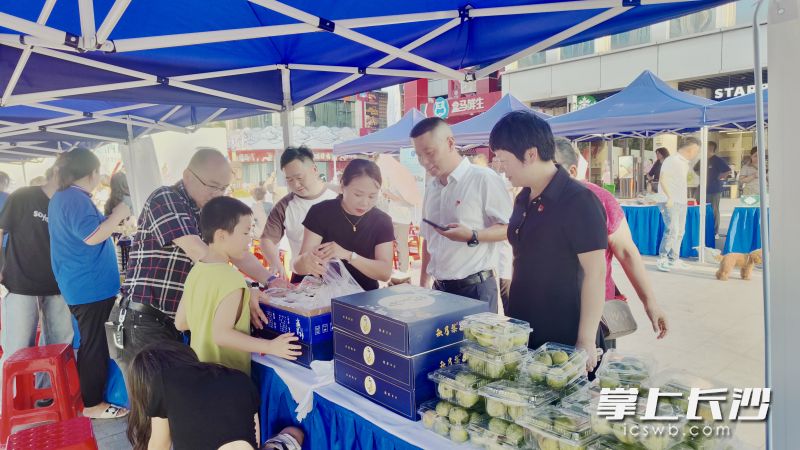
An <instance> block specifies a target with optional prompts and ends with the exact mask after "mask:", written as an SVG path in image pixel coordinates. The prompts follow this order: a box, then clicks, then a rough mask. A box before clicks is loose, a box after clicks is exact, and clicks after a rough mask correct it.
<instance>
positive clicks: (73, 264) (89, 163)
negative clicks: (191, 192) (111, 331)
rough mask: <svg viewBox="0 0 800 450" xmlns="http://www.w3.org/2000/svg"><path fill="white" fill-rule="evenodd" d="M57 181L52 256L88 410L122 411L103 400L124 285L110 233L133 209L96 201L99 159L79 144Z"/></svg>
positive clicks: (92, 413)
mask: <svg viewBox="0 0 800 450" xmlns="http://www.w3.org/2000/svg"><path fill="white" fill-rule="evenodd" d="M58 184H59V190H58V192H56V193H55V194H54V195H53V198H52V199H50V205H49V208H48V215H49V228H50V262H51V263H52V265H53V274H54V275H55V277H56V281H57V282H58V287H59V288H60V289H61V293H62V295H63V296H64V300H65V301H66V302H67V305H69V309H70V312H72V315H73V316H74V317H75V319H76V320H77V322H78V330H79V331H80V336H81V345H80V351H79V352H78V374H79V375H80V384H81V394H82V395H83V404H84V410H83V415H84V416H86V417H90V418H93V419H114V418H117V417H123V416H125V415H126V414H127V413H128V411H127V410H125V409H123V408H120V407H117V406H114V405H111V404H109V403H106V402H105V401H104V400H103V393H104V392H105V386H106V376H107V372H108V360H109V355H108V346H107V344H106V338H105V327H104V324H105V322H106V321H107V320H108V316H109V314H110V313H111V308H112V307H113V306H114V301H115V300H116V297H117V294H118V293H119V288H120V280H119V269H118V268H117V259H116V254H115V252H114V244H113V242H112V241H111V239H110V237H111V234H112V233H113V232H114V231H115V230H116V229H117V226H118V224H119V223H120V222H121V221H122V220H124V219H126V218H127V217H129V216H130V215H131V211H130V208H128V206H127V205H126V204H125V203H120V204H119V205H117V206H116V207H115V208H114V210H113V211H112V212H111V214H110V215H109V216H108V217H105V216H103V215H102V214H101V213H100V211H98V210H97V207H96V206H95V205H94V203H92V199H91V197H92V194H91V192H92V191H94V190H95V188H97V185H98V184H100V160H99V159H98V158H97V156H95V155H94V153H92V152H91V151H90V150H87V149H84V148H77V149H75V150H72V151H70V152H69V153H65V154H64V155H63V156H62V158H61V159H60V161H59V168H58Z"/></svg>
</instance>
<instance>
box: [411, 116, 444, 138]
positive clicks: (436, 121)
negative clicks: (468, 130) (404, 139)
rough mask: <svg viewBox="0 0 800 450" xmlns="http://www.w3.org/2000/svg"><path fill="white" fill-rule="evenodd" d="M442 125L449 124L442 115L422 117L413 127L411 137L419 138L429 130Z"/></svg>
mask: <svg viewBox="0 0 800 450" xmlns="http://www.w3.org/2000/svg"><path fill="white" fill-rule="evenodd" d="M442 125H447V122H445V121H444V119H442V118H441V117H428V118H427V119H422V120H420V121H419V122H417V124H416V125H414V128H412V129H411V133H410V134H409V137H410V138H411V139H414V138H418V137H420V136H422V135H423V134H425V133H427V132H429V131H433V130H435V129H437V128H439V127H440V126H442Z"/></svg>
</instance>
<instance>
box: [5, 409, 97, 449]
mask: <svg viewBox="0 0 800 450" xmlns="http://www.w3.org/2000/svg"><path fill="white" fill-rule="evenodd" d="M6 450H97V441H96V440H95V437H94V430H92V421H91V419H89V418H87V417H76V418H74V419H70V420H64V421H62V422H56V423H51V424H47V425H41V426H38V427H35V428H29V429H27V430H22V431H20V432H17V433H14V434H12V435H11V437H10V438H8V445H7V446H6Z"/></svg>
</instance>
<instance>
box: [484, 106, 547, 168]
mask: <svg viewBox="0 0 800 450" xmlns="http://www.w3.org/2000/svg"><path fill="white" fill-rule="evenodd" d="M533 147H536V151H537V153H538V154H539V158H540V159H541V160H542V161H552V160H553V158H554V157H555V152H556V150H555V147H556V145H555V141H554V138H553V131H552V130H551V129H550V124H548V123H547V122H545V121H544V119H542V118H541V117H539V116H537V115H536V114H533V113H530V112H528V111H512V112H510V113H508V114H506V115H505V116H503V118H502V119H500V120H499V121H498V122H497V123H496V124H495V126H494V128H492V132H491V133H490V134H489V148H491V149H492V151H497V150H505V151H507V152H511V153H513V154H514V156H516V157H517V159H519V160H520V161H524V160H525V152H527V151H528V150H530V149H531V148H533Z"/></svg>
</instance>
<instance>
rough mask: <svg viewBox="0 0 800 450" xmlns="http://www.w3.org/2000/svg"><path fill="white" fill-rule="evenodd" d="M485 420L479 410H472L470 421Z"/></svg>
mask: <svg viewBox="0 0 800 450" xmlns="http://www.w3.org/2000/svg"><path fill="white" fill-rule="evenodd" d="M481 421H483V416H482V415H481V413H479V412H477V411H472V413H471V414H470V415H469V423H478V422H481Z"/></svg>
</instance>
